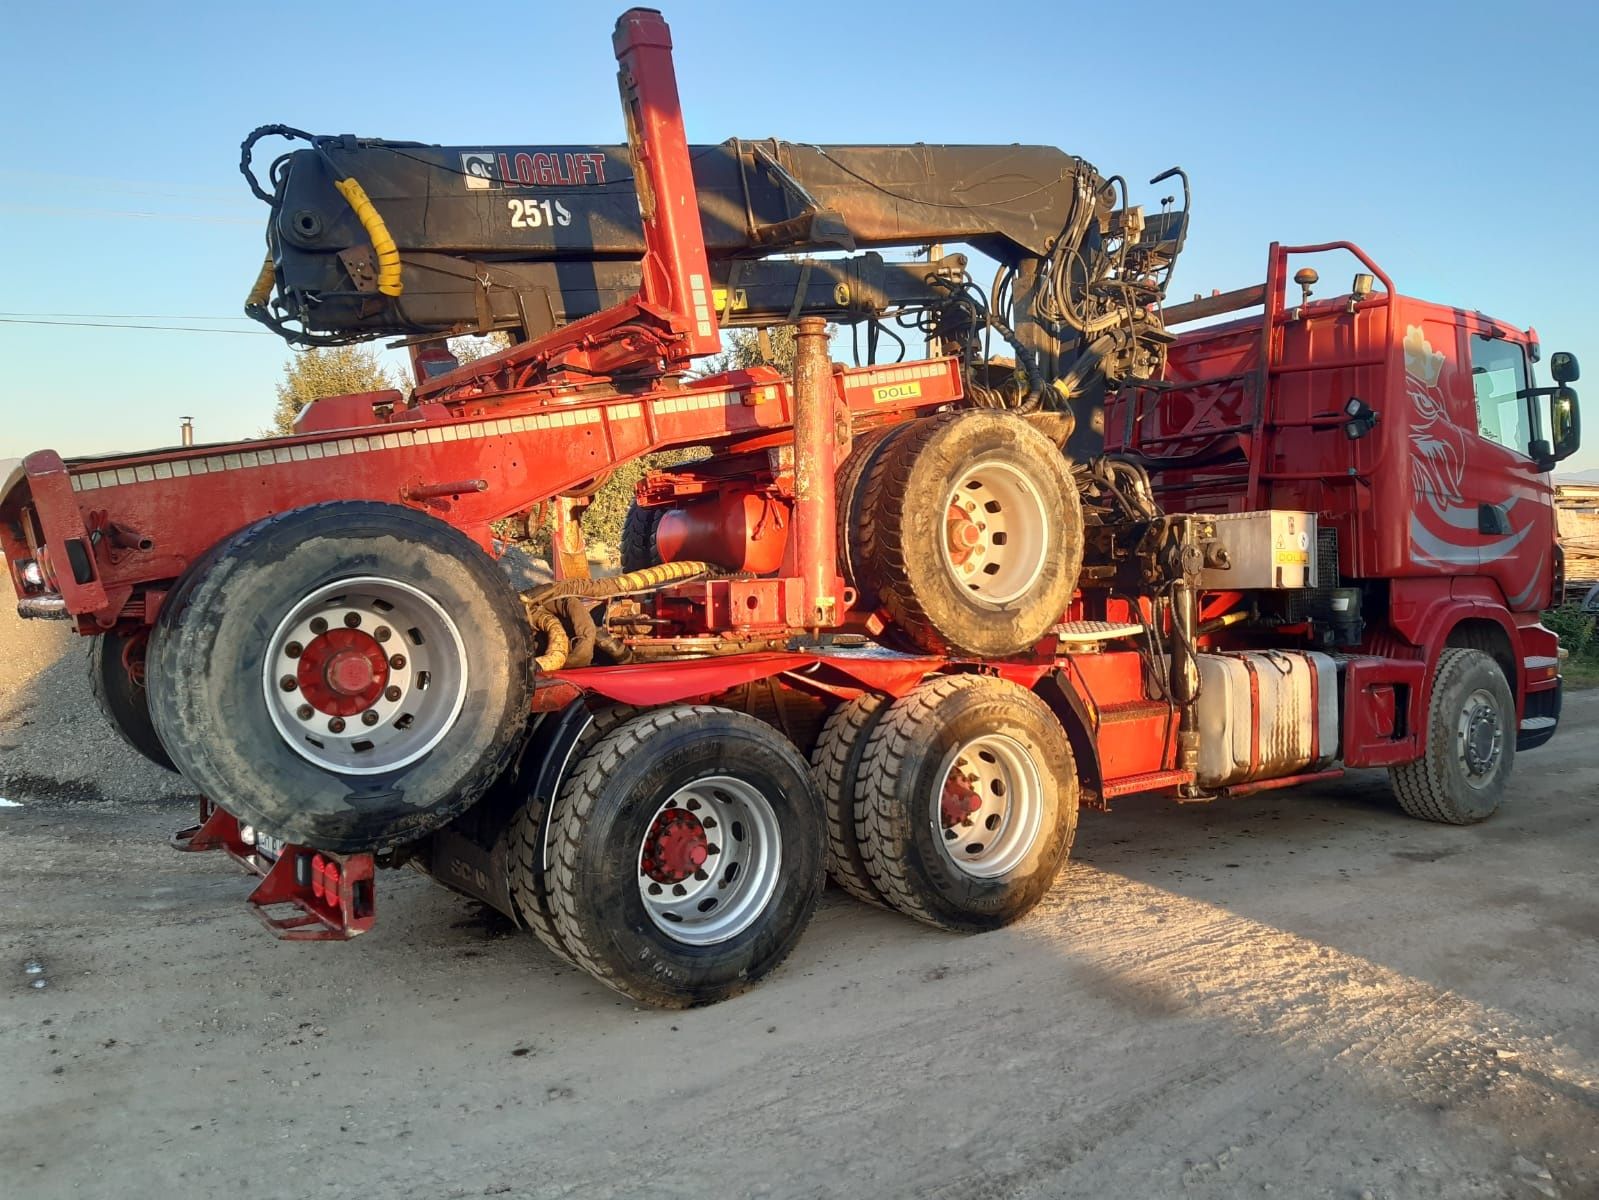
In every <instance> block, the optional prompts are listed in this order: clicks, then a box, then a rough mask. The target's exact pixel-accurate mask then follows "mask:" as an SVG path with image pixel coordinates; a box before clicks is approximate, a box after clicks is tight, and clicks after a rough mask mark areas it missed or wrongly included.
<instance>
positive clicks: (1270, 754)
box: [1196, 650, 1338, 787]
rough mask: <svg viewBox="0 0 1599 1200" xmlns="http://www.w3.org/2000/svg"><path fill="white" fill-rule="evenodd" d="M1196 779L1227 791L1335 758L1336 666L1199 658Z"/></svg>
mask: <svg viewBox="0 0 1599 1200" xmlns="http://www.w3.org/2000/svg"><path fill="white" fill-rule="evenodd" d="M1198 659H1199V680H1200V692H1199V701H1198V704H1197V706H1196V709H1197V716H1198V718H1199V778H1198V780H1197V782H1198V783H1199V784H1200V786H1202V787H1226V786H1228V785H1231V784H1239V783H1248V782H1251V781H1253V780H1257V779H1276V778H1280V777H1281V776H1284V775H1297V774H1299V773H1300V772H1302V771H1319V770H1321V769H1323V768H1325V767H1327V766H1328V765H1330V764H1331V763H1332V762H1333V761H1334V760H1335V759H1336V758H1337V757H1338V666H1337V664H1336V663H1335V662H1334V661H1333V660H1332V658H1331V657H1329V656H1328V655H1325V654H1317V653H1315V652H1314V651H1288V650H1251V651H1244V652H1241V653H1233V654H1201V655H1199V656H1198Z"/></svg>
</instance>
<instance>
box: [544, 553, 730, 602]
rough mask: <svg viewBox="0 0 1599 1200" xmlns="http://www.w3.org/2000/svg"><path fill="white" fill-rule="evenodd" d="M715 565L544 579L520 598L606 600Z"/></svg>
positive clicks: (667, 566)
mask: <svg viewBox="0 0 1599 1200" xmlns="http://www.w3.org/2000/svg"><path fill="white" fill-rule="evenodd" d="M715 569H716V568H715V567H713V566H712V565H711V564H710V563H704V562H669V563H661V564H660V565H659V566H654V567H645V568H644V569H643V570H642V571H629V572H628V573H627V574H625V575H613V576H612V577H611V578H609V579H563V580H561V582H559V583H547V584H545V585H544V586H543V587H540V588H535V589H534V590H533V591H531V592H528V593H527V594H526V595H525V596H523V598H522V601H523V603H524V604H529V605H534V604H544V603H547V602H548V601H550V600H554V599H557V598H559V597H561V596H582V597H583V598H584V599H586V600H605V599H607V598H609V597H611V596H621V595H625V594H626V593H628V592H648V591H652V590H654V589H655V588H661V587H666V586H667V585H668V584H672V583H682V582H683V581H684V580H685V579H693V578H694V577H695V576H696V575H704V574H706V573H707V572H708V571H713V570H715Z"/></svg>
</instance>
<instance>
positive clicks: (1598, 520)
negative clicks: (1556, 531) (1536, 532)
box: [1555, 483, 1599, 602]
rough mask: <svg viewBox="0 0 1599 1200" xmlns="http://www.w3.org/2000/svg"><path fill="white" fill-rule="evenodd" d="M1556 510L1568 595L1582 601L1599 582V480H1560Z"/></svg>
mask: <svg viewBox="0 0 1599 1200" xmlns="http://www.w3.org/2000/svg"><path fill="white" fill-rule="evenodd" d="M1555 513H1556V517H1557V519H1558V521H1559V526H1560V544H1561V546H1563V547H1564V548H1565V551H1566V580H1567V584H1566V596H1567V599H1568V600H1569V601H1572V602H1580V601H1581V600H1582V598H1583V597H1584V596H1586V595H1587V594H1588V592H1589V591H1590V590H1591V589H1592V588H1593V586H1594V584H1595V583H1599V484H1580V483H1563V484H1558V485H1557V486H1556V487H1555Z"/></svg>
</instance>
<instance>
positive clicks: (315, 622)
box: [311, 617, 328, 635]
mask: <svg viewBox="0 0 1599 1200" xmlns="http://www.w3.org/2000/svg"><path fill="white" fill-rule="evenodd" d="M327 631H328V623H327V622H326V621H325V620H323V619H322V618H321V617H312V618H311V632H312V633H315V634H318V635H321V634H324V633H326V632H327Z"/></svg>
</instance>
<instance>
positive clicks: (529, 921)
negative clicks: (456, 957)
mask: <svg viewBox="0 0 1599 1200" xmlns="http://www.w3.org/2000/svg"><path fill="white" fill-rule="evenodd" d="M638 712H639V710H638V709H636V708H632V707H629V706H628V705H625V704H607V705H603V706H601V707H600V708H598V709H596V710H595V712H594V715H593V717H592V719H590V721H589V723H588V725H587V726H586V727H585V728H584V730H583V732H582V733H580V734H579V735H578V736H577V739H576V741H574V742H573V743H572V747H571V750H570V752H569V753H568V755H567V761H566V765H565V766H564V767H563V768H562V770H561V771H560V772H559V774H558V776H557V779H558V783H557V786H556V788H555V789H554V791H555V793H556V795H555V796H541V795H538V794H537V793H536V792H533V791H531V790H529V791H528V793H527V801H526V803H524V804H523V805H522V806H521V807H520V808H519V809H518V810H517V812H516V816H515V817H514V818H512V821H511V826H510V830H509V834H508V837H509V850H508V854H507V859H506V861H507V874H508V876H509V878H508V881H507V882H508V883H509V890H510V893H511V903H512V904H513V905H514V906H515V908H516V916H517V919H518V920H519V921H521V922H522V924H523V925H524V926H525V927H526V928H527V929H529V930H531V931H532V933H533V936H534V937H536V938H538V940H539V941H540V942H541V943H542V944H543V945H544V947H545V949H547V950H549V951H550V952H551V953H552V954H554V955H555V956H556V957H557V958H559V959H561V960H563V961H564V962H568V963H573V965H576V962H575V960H574V959H573V957H572V952H571V951H570V950H568V949H567V948H566V943H565V942H564V941H562V940H561V934H560V931H559V930H558V929H556V927H555V912H554V910H553V909H552V908H551V907H550V876H549V865H550V859H549V836H550V825H551V822H552V821H554V820H556V819H557V817H556V813H555V807H556V798H557V797H558V796H559V794H560V783H562V782H564V781H565V780H566V779H568V778H569V777H570V776H571V773H572V769H573V767H574V766H575V764H577V763H578V762H580V761H581V760H582V758H583V756H584V755H585V754H586V753H588V751H589V749H590V748H591V747H592V746H593V745H594V743H595V742H597V741H599V740H600V739H601V738H602V737H604V736H605V735H606V734H608V733H610V732H611V730H613V729H615V728H616V727H617V726H619V725H621V724H623V723H624V722H626V721H630V720H632V719H633V718H634V717H635V716H637V715H638Z"/></svg>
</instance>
